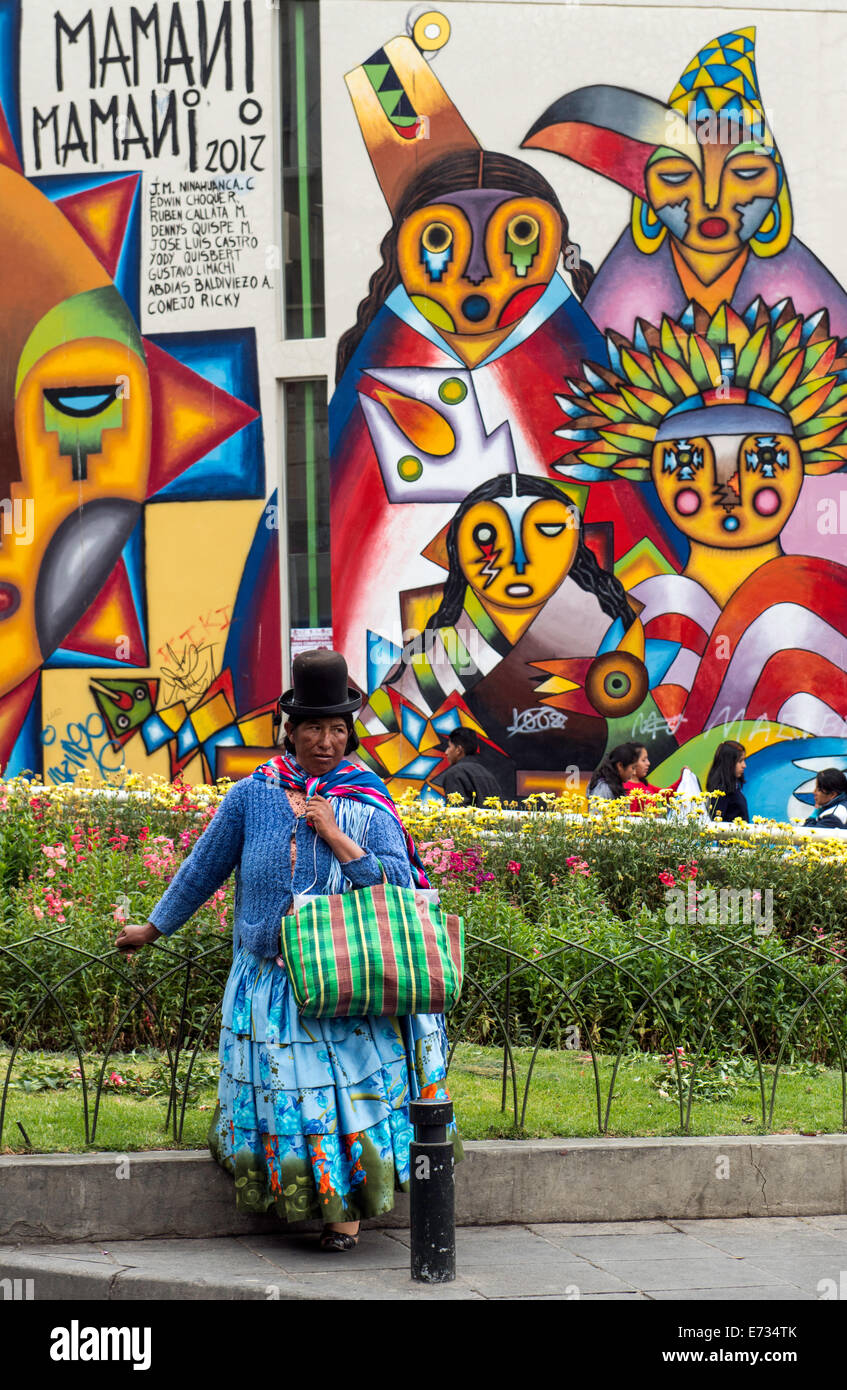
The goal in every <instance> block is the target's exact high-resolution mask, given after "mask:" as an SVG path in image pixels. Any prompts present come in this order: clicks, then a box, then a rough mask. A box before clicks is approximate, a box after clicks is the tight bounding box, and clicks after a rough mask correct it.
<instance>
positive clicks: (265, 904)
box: [148, 777, 412, 958]
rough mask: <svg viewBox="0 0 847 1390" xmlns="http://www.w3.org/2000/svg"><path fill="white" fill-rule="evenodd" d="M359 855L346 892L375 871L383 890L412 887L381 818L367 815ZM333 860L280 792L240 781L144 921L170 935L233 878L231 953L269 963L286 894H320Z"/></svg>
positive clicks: (396, 831) (397, 842)
mask: <svg viewBox="0 0 847 1390" xmlns="http://www.w3.org/2000/svg"><path fill="white" fill-rule="evenodd" d="M331 800H332V799H331ZM295 826H296V832H295V833H296V840H297V860H296V864H295V868H294V882H293V883H292V881H291V834H292V831H293V830H295ZM362 848H363V849H364V850H365V851H366V853H365V854H364V855H363V856H362V858H361V859H354V860H351V862H350V863H349V864H345V865H343V874H344V877H345V879H347V880H348V882H349V884H350V885H351V886H352V887H353V888H366V887H369V886H370V885H371V884H375V883H380V882H381V881H382V872H381V869H380V863H381V864H382V867H383V868H384V869H385V875H386V878H387V879H388V881H389V882H390V883H396V884H399V885H400V886H401V887H404V888H406V887H409V886H411V883H412V873H411V868H410V865H409V860H408V857H407V855H406V846H405V843H404V840H403V834H402V832H401V830H400V828H399V826H398V824H397V822H396V821H395V819H394V817H393V816H392V815H390V814H389V812H388V811H383V810H381V809H380V808H379V807H376V808H374V811H373V814H372V816H371V818H370V822H369V825H368V829H367V836H366V843H365V844H363V845H362ZM332 860H333V855H332V852H331V850H330V849H329V846H328V845H327V844H325V842H324V841H323V840H322V839H321V838H320V836H319V835H317V834H316V833H315V831H314V830H311V829H310V828H309V826H308V825H307V824H306V821H305V819H304V818H303V817H301V818H300V819H298V818H297V817H296V816H295V815H294V813H293V811H292V810H291V805H290V803H289V800H288V797H287V796H286V794H285V792H284V791H283V790H282V789H281V788H279V787H273V786H268V785H267V784H266V783H264V782H259V781H256V780H254V778H252V777H246V778H245V779H244V780H243V781H241V782H236V784H235V786H234V787H232V788H231V789H230V791H228V792H227V794H226V796H225V797H224V799H223V801H222V802H221V804H220V806H219V807H218V809H217V811H216V812H215V814H214V816H213V817H212V820H211V821H210V823H209V826H208V828H207V829H206V831H205V832H204V833H203V834H202V835H201V836H200V839H199V840H198V841H197V843H196V844H195V846H194V848H193V850H192V851H191V853H190V854H189V856H188V858H187V859H186V860H185V862H184V863H183V864H182V865H181V866H180V869H179V872H178V873H177V874H176V875H175V877H174V879H173V881H172V882H171V884H170V885H169V887H168V888H167V890H166V892H165V893H164V894H163V895H162V897H161V898H160V899H159V901H158V902H157V904H156V906H155V907H154V909H153V911H152V912H151V913H150V917H149V919H148V920H149V921H150V922H152V923H153V926H154V927H156V928H158V930H159V931H160V932H161V933H162V935H163V936H171V935H173V933H174V932H175V931H176V930H177V928H178V927H181V926H182V925H183V923H184V922H187V921H188V919H189V917H190V916H191V915H192V913H194V912H196V911H197V909H198V908H199V907H202V905H203V903H204V902H206V901H207V899H209V898H210V897H211V896H212V894H213V893H214V892H215V890H216V889H217V888H220V886H221V884H222V883H225V882H226V880H227V879H228V878H229V876H230V874H231V873H232V872H233V870H235V921H234V924H233V946H234V948H235V949H237V948H238V945H239V944H241V945H243V946H245V947H246V948H247V950H248V951H252V952H253V953H254V954H255V955H257V956H262V957H263V958H267V957H269V956H275V955H276V954H277V953H278V951H279V925H280V919H281V918H282V916H283V914H284V913H286V912H288V911H290V908H291V897H292V894H293V893H312V894H319V893H323V892H326V891H327V890H326V883H327V878H328V876H329V871H330V866H331V863H332ZM345 887H346V885H345Z"/></svg>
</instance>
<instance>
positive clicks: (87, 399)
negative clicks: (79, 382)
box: [44, 382, 120, 420]
mask: <svg viewBox="0 0 847 1390" xmlns="http://www.w3.org/2000/svg"><path fill="white" fill-rule="evenodd" d="M119 390H120V382H115V383H114V385H112V386H66V387H60V388H58V389H57V388H55V387H46V388H45V391H44V396H45V399H46V400H47V401H49V403H50V405H52V406H53V408H54V410H58V411H60V412H61V413H62V415H70V416H73V417H75V418H76V419H79V420H87V419H90V418H91V416H92V415H99V414H100V412H101V411H102V410H105V409H106V407H107V406H109V405H111V404H112V402H113V401H114V400H116V399H117V395H118V391H119Z"/></svg>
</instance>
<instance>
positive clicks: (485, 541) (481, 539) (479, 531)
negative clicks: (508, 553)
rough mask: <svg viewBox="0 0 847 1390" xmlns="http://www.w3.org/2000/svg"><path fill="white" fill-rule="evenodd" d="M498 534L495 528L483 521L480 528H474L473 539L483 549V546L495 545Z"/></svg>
mask: <svg viewBox="0 0 847 1390" xmlns="http://www.w3.org/2000/svg"><path fill="white" fill-rule="evenodd" d="M496 534H497V533H496V531H495V530H494V527H493V526H491V525H489V523H488V522H487V521H481V522H480V524H479V526H475V527H474V533H473V538H474V540H475V541H476V543H477V545H478V546H479V547H480V549H482V547H483V546H486V545H492V544H493V542H494V539H495V536H496Z"/></svg>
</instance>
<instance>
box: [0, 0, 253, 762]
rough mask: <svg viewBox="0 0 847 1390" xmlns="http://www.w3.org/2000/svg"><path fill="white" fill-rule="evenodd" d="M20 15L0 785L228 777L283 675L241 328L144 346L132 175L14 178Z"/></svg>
mask: <svg viewBox="0 0 847 1390" xmlns="http://www.w3.org/2000/svg"><path fill="white" fill-rule="evenodd" d="M154 8H155V7H154ZM91 13H92V12H91V11H90V12H89V14H91ZM29 14H30V11H28V14H27V15H22V14H21V11H20V7H19V6H18V5H13V4H10V3H8V0H6V2H5V3H4V4H3V5H2V6H0V41H2V43H3V70H4V87H3V92H2V97H3V102H4V106H5V112H4V113H3V115H2V117H0V203H2V207H3V214H4V215H3V218H2V224H0V249H2V263H3V265H4V267H5V269H4V273H3V276H2V279H0V300H2V315H0V322H2V328H0V429H2V433H3V448H2V452H0V498H2V499H3V502H2V511H0V772H2V773H4V774H5V775H6V776H12V775H14V774H16V773H18V772H20V771H24V770H29V771H30V772H33V773H35V774H37V775H39V776H43V777H44V778H46V779H47V780H48V781H53V782H56V783H61V782H68V781H73V780H74V779H75V778H76V777H77V776H78V775H79V774H80V772H82V771H83V770H86V771H88V772H90V773H92V775H94V776H95V777H105V778H106V779H107V780H113V781H119V780H121V779H122V777H123V776H124V775H125V773H126V771H127V770H128V769H130V768H137V769H139V770H143V771H155V772H162V773H165V774H166V775H170V776H174V775H176V774H177V773H182V774H184V775H185V776H187V777H188V779H189V780H199V779H206V780H208V779H209V778H213V777H214V776H215V775H221V774H223V773H231V774H232V775H236V774H237V772H238V771H239V770H243V769H242V765H243V767H244V768H246V767H247V766H248V765H249V766H250V767H252V766H254V765H255V762H256V761H257V760H258V758H257V755H256V754H257V751H261V750H262V749H263V748H264V747H266V746H267V745H269V744H270V743H271V719H270V708H271V702H272V701H273V700H274V699H275V697H276V695H277V694H278V690H279V685H280V679H281V676H280V661H279V598H278V558H277V535H276V533H275V532H273V531H271V530H269V528H268V527H267V526H266V525H265V524H264V511H265V496H266V487H265V469H264V455H263V436H262V427H261V421H260V398H259V397H260V393H259V380H258V368H257V347H256V332H255V331H254V330H252V329H249V328H244V327H238V326H233V327H232V328H231V329H225V328H217V329H215V330H213V331H211V332H208V331H207V332H204V333H203V334H202V335H200V334H192V333H191V332H174V333H159V332H156V333H154V334H150V333H148V334H142V332H141V329H140V321H141V316H142V284H143V285H144V290H145V294H146V295H150V294H151V293H152V288H151V280H150V277H149V275H148V274H147V272H148V270H149V264H150V263H152V260H153V257H152V255H150V253H149V247H148V246H146V245H145V238H144V237H143V236H142V230H141V222H142V214H143V212H144V208H145V203H147V205H148V210H149V204H150V202H151V192H150V190H151V187H156V185H155V181H151V179H150V171H149V169H147V168H143V169H139V170H137V171H134V172H130V173H124V172H123V171H121V172H118V173H111V174H109V173H107V174H103V173H91V172H82V173H79V174H54V175H50V174H43V175H41V176H39V177H38V178H34V177H27V176H26V174H25V172H24V166H23V157H24V144H23V141H22V139H21V133H20V131H21V128H20V124H19V119H18V110H17V105H18V102H19V101H20V103H21V105H23V99H22V98H21V96H20V93H19V92H18V90H17V84H16V81H15V79H14V76H13V75H14V74H16V73H17V71H18V59H19V49H20V46H21V45H25V44H26V40H27V37H28V30H27V24H28V23H29V18H28V16H29ZM107 14H108V15H109V16H112V18H111V19H110V23H112V24H114V17H113V15H112V11H111V10H109V9H108V7H103V16H102V17H103V19H104V20H105V18H106V17H107ZM54 18H55V22H56V25H55V34H51V35H50V37H51V38H53V37H54V38H55V44H56V57H57V64H58V68H57V72H58V73H59V77H58V81H59V85H60V86H62V85H64V84H65V82H66V81H67V77H68V68H67V67H66V68H65V69H64V70H63V68H62V58H63V57H64V59H65V63H66V64H69V61H70V60H69V57H68V50H67V48H66V44H65V41H64V37H63V36H65V35H66V33H67V32H68V31H67V25H66V22H65V19H64V17H63V16H61V15H60V14H59V13H58V12H57V13H56V15H55V16H53V15H50V16H49V21H50V22H51V23H52V21H53V20H54ZM86 22H88V23H89V24H90V25H92V24H93V20H91V19H90V18H89V20H88V21H86V20H85V19H83V21H82V24H81V27H82V28H84V27H85V24H86ZM35 23H36V20H35V19H33V20H32V24H35ZM22 24H23V30H22V28H21V25H22ZM63 26H64V27H63ZM93 33H94V29H93V28H92V35H93ZM36 37H37V36H36V35H35V34H34V33H33V34H32V35H31V38H30V42H34V41H35V38H36ZM219 37H225V35H219ZM117 42H118V43H119V42H120V40H119V39H118V40H117ZM92 45H93V38H92ZM107 47H108V42H107ZM93 51H94V50H93V47H92V52H93ZM92 62H93V59H92ZM127 62H128V60H127ZM23 66H24V64H23V60H22V61H21V69H22V70H23ZM137 70H138V56H137V55H136V72H137ZM104 72H105V70H104V71H103V72H101V74H100V81H101V85H102V84H103V83H104V82H105V77H104ZM123 72H124V76H127V77H128V73H129V69H128V67H127V68H125V69H123ZM95 80H96V78H95ZM138 80H139V79H138V77H137V76H136V82H137V81H138ZM192 80H193V79H192ZM92 85H93V84H92ZM79 95H80V93H79V92H76V93H75V97H79ZM75 109H76V107H74V110H75ZM115 150H118V145H117V144H116V145H115ZM124 157H126V151H125V156H124ZM36 163H37V167H39V168H40V167H43V160H42V157H41V153H39V158H38V160H37V161H36ZM62 163H64V164H67V163H68V157H67V151H66V152H65V156H64V159H63V160H62ZM169 186H170V185H169ZM196 201H197V202H199V201H200V199H199V198H198V199H197V200H196ZM186 237H187V233H186ZM145 255H147V256H148V263H147V264H145ZM161 321H162V315H161V314H158V315H157V322H161ZM210 539H212V540H214V541H216V542H217V543H218V545H219V549H218V550H217V553H215V552H214V551H210V550H209V541H210ZM254 587H255V588H257V590H258V593H259V595H260V597H258V598H257V597H256V596H254V594H253V589H254ZM198 593H199V594H202V600H201V601H195V595H198ZM192 604H193V605H195V606H194V608H193V610H192V609H191V608H190V606H189V605H192ZM186 611H188V612H189V613H190V614H191V616H192V618H193V614H194V613H195V612H196V613H198V615H199V616H198V617H197V619H196V623H190V624H189V626H188V627H187V628H186V627H185V626H184V615H185V614H186ZM251 648H252V650H253V651H254V652H255V651H262V648H264V651H263V655H264V658H265V659H264V661H262V662H261V663H259V664H256V665H254V664H253V660H252V657H251V655H250V649H251ZM136 736H137V737H136ZM251 745H252V746H253V747H252V749H251V747H250V746H251Z"/></svg>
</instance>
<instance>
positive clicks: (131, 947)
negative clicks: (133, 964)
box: [115, 922, 162, 956]
mask: <svg viewBox="0 0 847 1390" xmlns="http://www.w3.org/2000/svg"><path fill="white" fill-rule="evenodd" d="M161 935H162V933H161V932H160V931H159V930H158V929H157V928H156V927H154V926H153V923H152V922H145V923H144V925H143V926H138V927H131V926H126V927H124V928H123V929H122V931H121V933H120V935H119V936H118V937H116V939H115V945H116V946H117V948H118V950H119V951H123V953H124V955H125V956H129V955H132V953H133V952H134V951H140V950H141V947H142V946H149V945H152V943H153V942H154V941H157V940H158V938H159V937H160V936H161Z"/></svg>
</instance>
